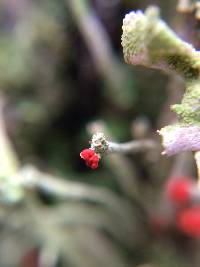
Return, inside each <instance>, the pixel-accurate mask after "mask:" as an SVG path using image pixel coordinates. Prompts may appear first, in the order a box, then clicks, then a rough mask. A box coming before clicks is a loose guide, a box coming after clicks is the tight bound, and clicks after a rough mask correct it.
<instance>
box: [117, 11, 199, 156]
mask: <svg viewBox="0 0 200 267" xmlns="http://www.w3.org/2000/svg"><path fill="white" fill-rule="evenodd" d="M122 29H123V34H122V46H123V51H124V58H125V61H126V62H127V63H130V64H133V65H143V66H146V67H149V68H158V69H162V70H164V71H166V72H176V73H177V74H179V75H181V76H182V77H183V78H184V79H185V82H186V90H185V94H184V95H183V98H182V101H181V103H180V104H176V105H173V106H172V107H171V109H172V110H173V111H174V112H175V113H176V114H177V116H178V120H179V124H177V125H175V126H172V127H171V126H167V127H165V128H163V129H161V131H160V134H161V135H162V137H163V144H164V147H165V151H166V154H168V152H169V151H170V149H168V147H167V146H171V144H173V149H172V150H173V153H178V152H181V151H185V150H192V151H193V150H195V151H196V150H198V149H200V147H199V140H200V52H198V51H196V50H195V49H194V48H193V47H192V45H190V44H188V43H186V42H184V41H183V40H181V39H180V38H179V37H178V36H177V35H176V34H175V33H174V32H173V31H172V30H171V29H170V28H169V27H168V26H167V24H166V23H165V22H164V21H162V20H161V19H160V17H159V12H158V9H157V8H155V7H150V8H147V10H146V11H145V13H142V12H141V11H136V12H131V13H129V14H127V15H126V16H125V19H124V23H123V27H122ZM193 127H194V128H193ZM192 130H195V132H194V135H193V133H192ZM167 133H168V134H167ZM184 134H185V135H184ZM188 134H189V135H188ZM169 136H170V137H169ZM177 136H178V138H180V137H181V138H182V140H181V142H182V143H181V145H179V143H178V142H180V140H178V139H176V140H174V142H173V140H171V139H172V138H177ZM191 138H194V140H195V141H196V142H197V143H196V144H197V145H196V147H197V149H195V143H194V142H193V141H191ZM183 141H184V142H185V144H184V143H183ZM187 142H188V144H189V145H188V144H187ZM176 146H177V149H176ZM170 153H171V152H170ZM170 153H169V154H170Z"/></svg>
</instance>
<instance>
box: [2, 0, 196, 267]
mask: <svg viewBox="0 0 200 267" xmlns="http://www.w3.org/2000/svg"><path fill="white" fill-rule="evenodd" d="M193 2H195V1H173V0H170V1H164V0H155V1H153V0H143V1H136V0H135V1H134V0H91V1H89V0H59V1H53V0H40V1H39V0H1V1H0V26H1V27H0V89H1V91H0V153H1V157H0V158H1V159H0V240H1V242H0V266H1V267H16V266H19V267H60V266H62V267H64V266H66V267H102V266H104V267H125V266H127V267H132V266H137V267H180V266H183V267H184V266H186V267H187V266H192V267H193V266H194V267H198V266H200V253H199V241H198V240H196V239H193V238H191V237H188V236H186V235H185V234H184V233H182V232H181V231H180V230H179V229H177V227H176V223H175V217H176V213H175V210H174V209H173V207H171V206H170V203H168V201H167V200H166V198H165V196H164V195H165V194H164V185H165V181H166V179H167V178H169V177H171V176H174V175H190V176H194V177H195V175H196V174H195V168H194V166H193V161H192V159H191V155H190V154H187V153H186V154H181V155H180V156H177V157H172V158H165V157H163V156H161V154H160V153H161V151H162V148H161V147H159V144H160V138H159V136H158V134H157V133H156V130H157V129H160V128H161V127H163V126H165V125H166V124H170V123H171V122H174V121H175V119H176V118H175V116H174V114H173V113H171V112H170V105H171V104H173V103H178V102H179V101H180V99H181V95H182V93H183V92H184V83H183V81H182V80H181V79H180V78H179V77H177V76H175V75H174V76H173V75H171V76H169V75H166V74H164V73H161V72H160V71H154V70H149V69H144V68H142V67H136V66H134V67H133V66H129V65H127V64H126V63H125V62H124V59H123V53H122V47H121V34H122V21H123V18H124V16H125V14H126V13H128V12H129V11H131V10H137V9H141V10H144V9H145V8H146V7H147V6H149V5H152V4H153V5H157V6H158V7H159V8H160V12H161V16H162V18H163V19H164V20H165V21H166V22H167V23H168V24H169V25H170V26H171V27H172V28H173V29H174V30H175V31H176V33H177V34H178V35H179V36H180V37H181V38H183V39H184V40H186V41H188V42H190V43H192V44H193V45H194V46H195V47H196V48H199V47H200V39H199V34H200V33H199V29H200V27H199V21H198V18H197V16H196V17H195V10H194V9H193V8H192V7H191V6H192V4H193ZM177 6H178V9H177ZM96 131H101V132H104V133H105V135H106V136H107V137H108V140H112V141H113V140H115V141H117V142H126V141H129V140H132V139H134V140H138V139H144V138H148V139H149V138H150V139H153V140H154V141H156V142H157V143H158V147H157V148H156V149H152V150H150V151H149V150H148V151H146V152H142V153H136V154H131V155H118V154H113V155H109V156H107V157H105V158H104V159H103V160H101V162H100V166H99V168H98V169H97V170H95V171H94V170H91V169H89V168H88V167H87V166H85V163H84V161H82V160H81V158H80V156H79V154H80V151H81V150H82V149H84V148H88V147H89V140H90V138H91V135H92V133H94V132H96ZM60 177H61V178H60Z"/></svg>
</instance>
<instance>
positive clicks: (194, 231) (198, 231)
mask: <svg viewBox="0 0 200 267" xmlns="http://www.w3.org/2000/svg"><path fill="white" fill-rule="evenodd" d="M176 223H177V226H178V228H179V229H180V230H182V231H183V232H184V233H185V234H187V235H189V236H191V237H196V238H200V205H196V206H193V207H191V208H188V209H184V210H182V211H180V212H179V214H178V216H177V219H176Z"/></svg>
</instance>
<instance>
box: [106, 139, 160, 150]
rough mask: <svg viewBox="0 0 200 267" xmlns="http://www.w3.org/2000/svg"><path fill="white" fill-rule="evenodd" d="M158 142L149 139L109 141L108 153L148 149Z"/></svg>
mask: <svg viewBox="0 0 200 267" xmlns="http://www.w3.org/2000/svg"><path fill="white" fill-rule="evenodd" d="M156 145H157V144H156V142H154V141H153V140H149V139H144V140H136V141H130V142H126V143H121V144H120V143H114V142H108V153H115V152H117V153H137V152H141V151H145V150H148V149H154V148H155V147H156Z"/></svg>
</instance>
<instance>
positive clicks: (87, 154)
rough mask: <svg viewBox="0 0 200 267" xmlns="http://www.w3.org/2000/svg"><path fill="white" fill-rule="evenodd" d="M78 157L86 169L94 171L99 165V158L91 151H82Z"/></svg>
mask: <svg viewBox="0 0 200 267" xmlns="http://www.w3.org/2000/svg"><path fill="white" fill-rule="evenodd" d="M80 156H81V158H82V159H84V160H85V163H86V165H87V166H88V167H90V168H91V169H93V170H95V169H96V168H97V167H98V164H99V156H98V155H97V154H96V153H95V152H94V150H92V149H84V150H83V151H82V152H81V153H80Z"/></svg>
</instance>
